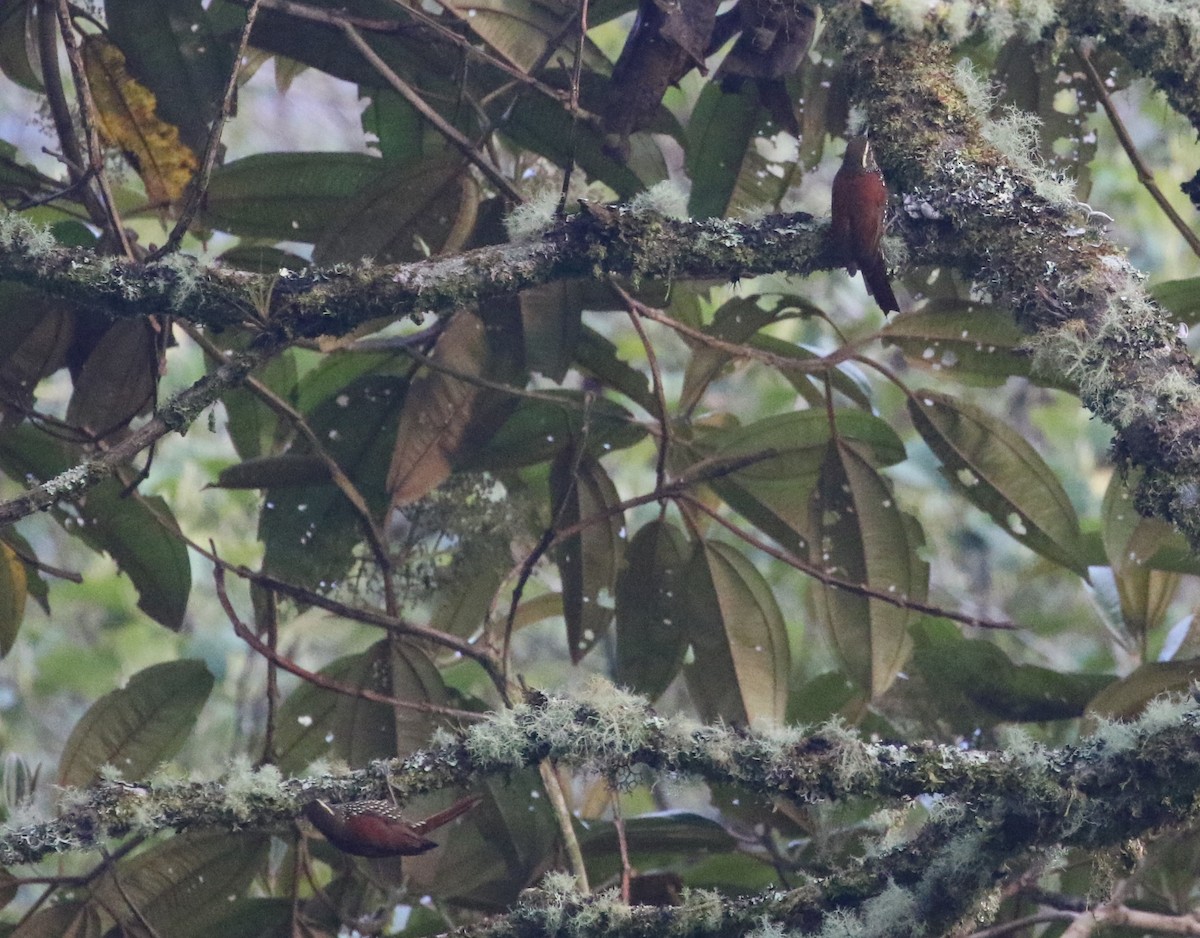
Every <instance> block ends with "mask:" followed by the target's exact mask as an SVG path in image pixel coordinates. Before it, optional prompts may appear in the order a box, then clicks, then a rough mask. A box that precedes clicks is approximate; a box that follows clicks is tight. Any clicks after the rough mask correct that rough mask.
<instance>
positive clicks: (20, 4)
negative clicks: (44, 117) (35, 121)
mask: <svg viewBox="0 0 1200 938" xmlns="http://www.w3.org/2000/svg"><path fill="white" fill-rule="evenodd" d="M33 6H34V4H33V3H32V0H11V2H9V3H6V4H4V5H3V7H0V71H3V72H4V74H5V76H6V77H8V78H9V79H11V80H12V81H14V82H16V83H17V84H18V85H20V86H21V87H23V88H27V89H29V90H30V91H33V92H36V93H38V94H40V93H42V91H43V88H44V86H43V84H42V70H41V68H39V62H38V55H37V34H36V32H35V31H34V26H35V21H34V18H33Z"/></svg>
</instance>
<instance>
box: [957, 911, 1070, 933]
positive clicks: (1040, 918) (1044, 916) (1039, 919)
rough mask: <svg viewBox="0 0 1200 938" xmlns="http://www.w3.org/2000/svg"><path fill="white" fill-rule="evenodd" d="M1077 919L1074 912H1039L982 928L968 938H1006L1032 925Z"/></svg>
mask: <svg viewBox="0 0 1200 938" xmlns="http://www.w3.org/2000/svg"><path fill="white" fill-rule="evenodd" d="M1076 917H1077V915H1076V913H1074V912H1037V913H1035V914H1033V915H1026V916H1025V917H1024V918H1017V919H1013V920H1012V921H1011V922H1001V923H1000V924H999V925H993V926H991V927H990V928H981V929H980V930H979V931H973V932H971V933H970V934H969V935H967V936H966V938H1004V936H1005V935H1010V934H1012V933H1013V932H1015V931H1021V929H1023V928H1029V927H1030V926H1032V925H1041V924H1042V923H1043V922H1073V921H1075V919H1076Z"/></svg>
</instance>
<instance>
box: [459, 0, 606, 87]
mask: <svg viewBox="0 0 1200 938" xmlns="http://www.w3.org/2000/svg"><path fill="white" fill-rule="evenodd" d="M446 10H447V11H448V12H451V13H453V14H454V15H455V16H457V17H458V18H459V19H460V20H462V22H464V23H466V24H467V25H468V26H469V27H470V28H471V31H472V32H473V33H474V34H475V35H476V36H478V37H479V38H480V39H482V40H483V41H484V42H485V43H487V45H488V46H490V47H491V48H492V49H493V50H495V51H496V52H497V53H498V54H499V55H500V56H501V57H502V58H504V59H506V60H507V61H509V62H511V63H512V64H513V65H516V66H517V67H518V68H520V69H521V70H522V71H524V72H529V71H531V70H532V69H533V68H534V67H535V65H537V64H538V63H541V65H542V67H544V66H545V63H547V62H555V61H556V60H557V59H558V58H559V57H561V58H563V59H565V60H566V61H569V62H574V61H575V49H576V37H575V36H574V35H572V34H571V33H570V32H569V31H568V30H567V28H566V27H567V26H568V24H569V23H570V18H571V16H572V11H571V10H570V9H569V8H568V7H567V6H566V5H565V4H561V3H554V2H539V0H448V2H447V3H446ZM551 42H555V43H557V45H555V46H554V47H553V48H551V47H550V43H551ZM583 63H584V68H585V69H588V70H589V71H591V72H597V71H598V72H602V73H603V72H607V71H608V70H609V63H608V59H607V58H605V57H604V53H603V52H601V51H600V50H599V48H597V46H596V44H595V43H594V42H592V41H591V40H590V39H588V38H586V37H585V39H584V46H583Z"/></svg>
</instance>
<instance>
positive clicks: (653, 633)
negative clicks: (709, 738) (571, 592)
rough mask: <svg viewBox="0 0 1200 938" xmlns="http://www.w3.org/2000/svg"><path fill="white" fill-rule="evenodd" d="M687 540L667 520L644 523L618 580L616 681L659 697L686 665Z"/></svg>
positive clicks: (633, 541)
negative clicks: (684, 660) (684, 587)
mask: <svg viewBox="0 0 1200 938" xmlns="http://www.w3.org/2000/svg"><path fill="white" fill-rule="evenodd" d="M687 559H688V546H687V540H686V539H685V538H684V536H683V534H682V532H680V531H679V529H678V528H675V527H674V526H672V525H670V524H667V523H666V522H665V521H651V522H650V523H649V524H647V525H644V526H643V527H642V529H641V530H639V531H638V532H637V534H635V535H634V536H633V540H632V541H630V542H629V549H628V551H627V552H626V555H625V565H624V567H623V568H622V570H621V573H620V576H619V577H618V578H617V610H616V630H617V662H616V674H615V677H616V681H617V683H618V684H620V685H621V686H622V687H628V688H630V689H631V690H634V691H637V693H639V694H645V695H646V696H647V697H649V698H650V699H651V700H657V699H658V697H659V696H661V694H662V692H663V691H665V690H666V689H667V685H669V684H670V683H671V681H673V680H674V679H675V675H677V674H678V673H679V669H680V668H681V667H682V666H683V658H684V655H685V654H686V652H687V647H688V640H687V631H686V629H687V622H686V615H687V610H686V609H685V608H684V603H685V598H684V593H683V572H684V565H685V564H686V562H687Z"/></svg>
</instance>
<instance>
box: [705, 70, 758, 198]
mask: <svg viewBox="0 0 1200 938" xmlns="http://www.w3.org/2000/svg"><path fill="white" fill-rule="evenodd" d="M762 118H763V114H761V113H760V111H759V107H758V95H757V92H756V91H755V89H754V86H753V85H751V84H746V85H744V86H743V88H742V90H741V91H740V92H738V93H737V94H726V93H725V92H724V91H722V90H721V87H720V85H718V84H715V83H712V82H709V83H707V84H705V86H704V90H703V91H701V92H700V100H699V101H697V102H696V106H695V108H693V110H692V119H691V122H690V123H689V125H688V148H687V171H688V175H689V176H690V177H691V180H692V197H691V201H690V202H689V204H688V214H689V215H691V216H692V217H693V218H710V217H715V218H720V217H723V216H724V215H725V214H726V212H727V210H728V209H729V206H730V203H731V200H732V197H733V193H734V188H735V186H736V185H737V181H738V177H739V175H740V174H741V171H742V165H743V162H744V161H745V160H746V159H747V158H748V153H749V152H750V151H752V150H753V149H754V146H753V141H754V136H755V132H756V130H757V128H758V126H759V124H760V122H761V121H762ZM760 204H761V202H760Z"/></svg>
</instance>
